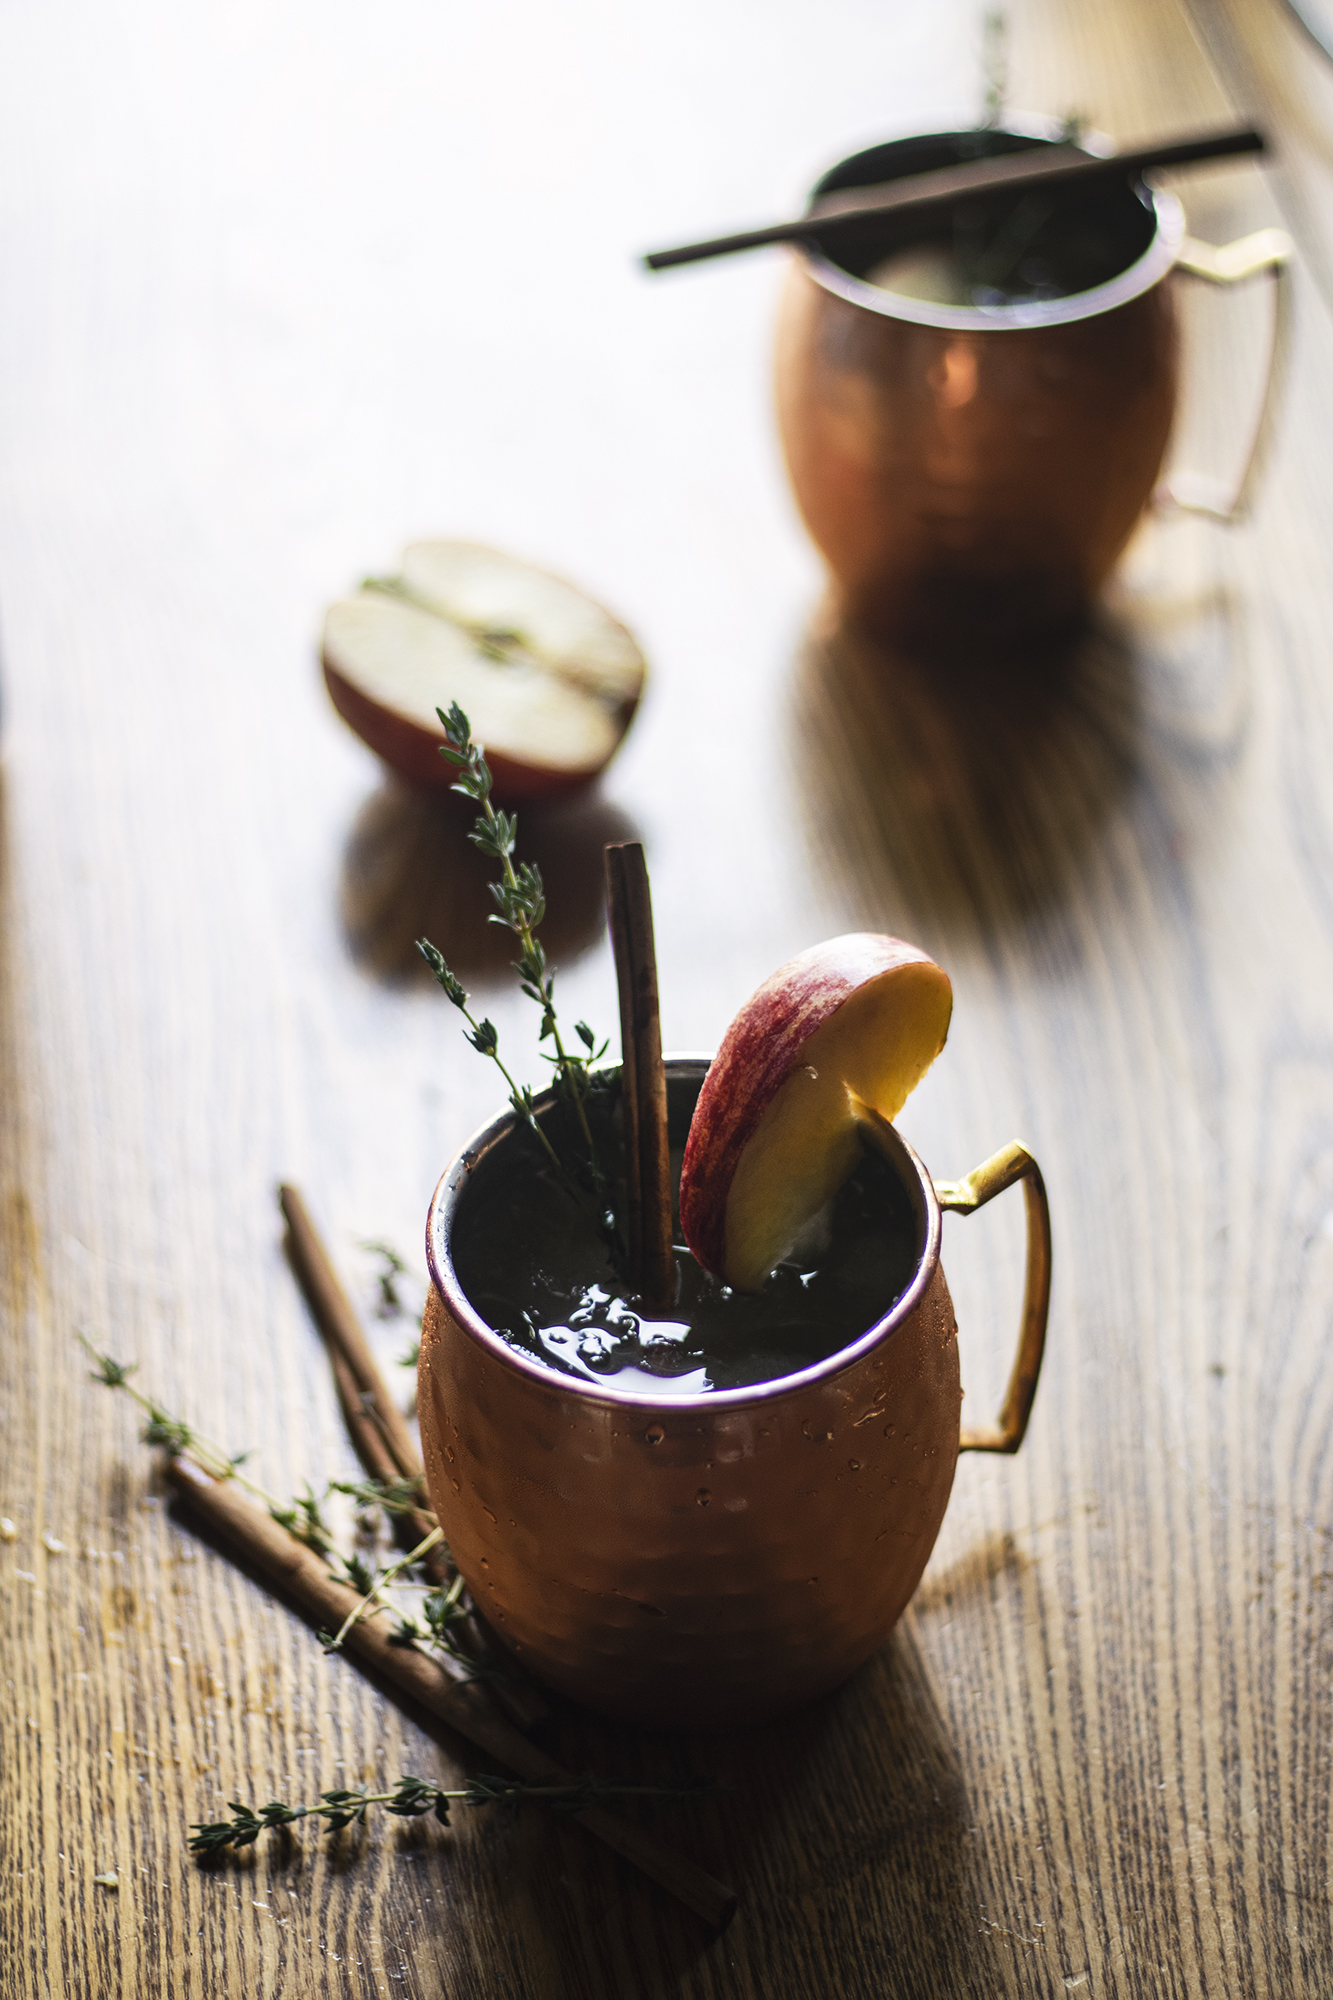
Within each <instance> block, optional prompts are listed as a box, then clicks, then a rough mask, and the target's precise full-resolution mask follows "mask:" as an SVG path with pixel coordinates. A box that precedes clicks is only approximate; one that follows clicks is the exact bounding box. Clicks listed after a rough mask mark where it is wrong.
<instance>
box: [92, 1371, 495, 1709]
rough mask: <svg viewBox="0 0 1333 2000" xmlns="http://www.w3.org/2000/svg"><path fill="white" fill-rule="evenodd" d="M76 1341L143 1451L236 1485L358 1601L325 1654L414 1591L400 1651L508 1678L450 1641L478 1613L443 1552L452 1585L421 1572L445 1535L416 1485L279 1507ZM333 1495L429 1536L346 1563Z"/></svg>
mask: <svg viewBox="0 0 1333 2000" xmlns="http://www.w3.org/2000/svg"><path fill="white" fill-rule="evenodd" d="M78 1339H79V1343H80V1345H81V1346H82V1347H83V1348H84V1350H85V1352H86V1353H87V1354H88V1355H89V1356H90V1357H91V1359H92V1360H93V1361H95V1362H96V1363H97V1366H96V1368H95V1369H92V1370H90V1371H89V1372H90V1374H91V1378H92V1380H93V1381H94V1382H100V1383H101V1384H102V1385H103V1386H104V1387H105V1388H108V1389H120V1390H122V1391H123V1392H124V1393H125V1394H126V1395H127V1396H130V1397H132V1398H133V1400H134V1401H135V1402H136V1403H137V1404H138V1405H139V1407H140V1408H141V1409H142V1410H144V1411H145V1412H146V1413H147V1416H148V1422H147V1423H146V1424H145V1426H144V1429H143V1431H142V1433H141V1435H142V1437H143V1441H144V1443H145V1444H154V1445H160V1446H161V1447H162V1448H163V1449H164V1450H165V1451H167V1452H168V1453H169V1454H170V1455H171V1456H172V1457H175V1458H186V1457H188V1458H190V1459H192V1460H193V1461H194V1463H195V1464H196V1465H197V1466H198V1467H199V1468H200V1470H201V1471H203V1472H206V1473H208V1474H209V1476H210V1477H211V1478H213V1479H235V1480H237V1481H238V1483H239V1484H240V1485H243V1486H244V1487H245V1488H246V1490H247V1491H248V1492H250V1493H252V1494H254V1496H255V1498H256V1499H258V1500H260V1501H262V1502H263V1504H264V1506H265V1507H267V1509H268V1512H269V1514H270V1516H271V1518H272V1519H273V1520H275V1521H276V1522H277V1524H278V1526H279V1527H280V1528H285V1529H286V1530H287V1532H288V1534H289V1535H294V1536H295V1537H296V1539H297V1540H298V1541H300V1542H304V1543H305V1544H306V1546H307V1548H310V1549H313V1550H314V1552H315V1554H316V1555H318V1556H320V1557H322V1558H323V1560H324V1562H325V1563H326V1565H327V1566H328V1568H329V1570H330V1572H331V1573H332V1574H333V1575H334V1576H336V1577H337V1579H338V1581H339V1582H340V1583H345V1584H347V1585H349V1586H350V1588H351V1589H353V1590H354V1591H355V1592H356V1593H357V1596H358V1597H359V1598H360V1600H361V1602H360V1603H359V1604H358V1605H357V1607H356V1610H355V1611H354V1612H353V1613H352V1615H351V1616H350V1617H349V1618H348V1619H347V1620H346V1622H345V1623H344V1625H343V1628H342V1630H341V1631H340V1632H338V1633H321V1634H320V1635H319V1636H320V1639H321V1642H322V1643H323V1645H324V1647H325V1650H326V1651H330V1652H336V1651H338V1650H340V1648H341V1646H342V1642H343V1640H344V1639H345V1638H346V1636H347V1632H348V1630H349V1629H350V1627H351V1626H352V1624H354V1623H355V1622H357V1621H358V1620H359V1619H360V1618H362V1617H365V1616H368V1615H370V1607H371V1606H373V1607H374V1609H375V1610H376V1611H379V1610H383V1609H386V1608H389V1607H386V1606H385V1605H384V1604H383V1603H382V1602H381V1593H382V1592H383V1591H384V1590H386V1589H387V1588H389V1587H390V1586H393V1587H394V1588H395V1589H398V1588H411V1589H417V1590H421V1591H423V1592H425V1593H426V1595H425V1599H424V1603H423V1605H422V1608H421V1616H420V1617H416V1616H415V1615H411V1614H400V1616H399V1622H398V1625H397V1627H396V1629H395V1631H394V1634H393V1637H394V1640H395V1642H396V1643H397V1644H399V1645H405V1646H419V1647H420V1648H421V1650H422V1651H423V1652H427V1653H434V1654H437V1655H440V1656H442V1657H443V1658H445V1659H448V1660H450V1661H452V1662H453V1664H454V1665H455V1666H456V1667H457V1668H458V1669H459V1670H460V1671H461V1672H462V1673H463V1674H464V1675H465V1676H466V1678H467V1679H469V1680H496V1679H500V1680H503V1679H504V1678H505V1673H504V1668H503V1667H497V1666H496V1665H495V1664H494V1663H493V1662H491V1661H489V1660H487V1659H485V1658H484V1657H481V1656H479V1655H478V1654H476V1653H474V1652H472V1651H470V1650H469V1649H468V1648H467V1647H466V1646H464V1645H461V1644H459V1641H458V1638H457V1637H455V1630H454V1628H455V1627H459V1626H462V1625H464V1624H465V1623H466V1621H467V1620H468V1619H470V1618H471V1617H472V1615H473V1612H474V1610H475V1608H476V1607H475V1606H474V1604H473V1602H472V1599H471V1597H470V1596H469V1595H468V1592H467V1589H466V1586H465V1585H464V1582H463V1579H462V1577H461V1576H460V1575H459V1573H458V1571H457V1569H456V1568H455V1567H454V1564H453V1559H452V1557H449V1556H448V1550H447V1548H446V1549H445V1551H444V1552H445V1555H446V1558H448V1565H449V1571H448V1577H449V1580H448V1582H447V1584H446V1585H445V1587H444V1588H443V1589H441V1588H440V1587H439V1586H438V1585H437V1584H436V1582H435V1580H434V1578H433V1577H432V1576H431V1575H430V1573H429V1572H428V1571H427V1570H426V1569H425V1568H424V1567H423V1563H424V1559H425V1557H426V1556H427V1555H429V1554H430V1553H431V1552H432V1551H433V1550H435V1549H439V1548H443V1547H444V1534H443V1530H442V1529H441V1527H440V1525H439V1523H438V1522H437V1521H436V1519H435V1516H434V1514H433V1513H431V1511H430V1509H429V1508H428V1507H426V1506H423V1504H422V1500H421V1493H420V1488H419V1486H418V1485H417V1484H416V1482H415V1481H413V1480H408V1479H400V1480H395V1481H394V1482H393V1484H392V1485H383V1484H381V1483H380V1481H378V1480H374V1479H363V1480H342V1479H331V1480H329V1481H328V1483H327V1484H326V1485H325V1487H324V1490H323V1492H322V1493H319V1494H317V1493H315V1492H314V1491H313V1489H312V1488H311V1487H310V1486H309V1485H307V1487H306V1490H305V1492H304V1493H301V1494H298V1495H296V1496H295V1497H294V1498H293V1500H292V1501H291V1502H290V1504H289V1505H284V1504H283V1503H282V1502H281V1501H279V1500H276V1499H275V1498H274V1497H273V1495H272V1494H271V1493H266V1492H265V1491H264V1489H263V1487H262V1486H256V1485H255V1484H254V1482H253V1481H252V1480H249V1479H244V1478H242V1477H241V1475H240V1473H239V1472H238V1471H237V1469H236V1468H237V1467H238V1466H239V1465H241V1464H242V1463H243V1462H244V1461H245V1460H246V1459H248V1458H249V1457H250V1456H251V1454H250V1453H249V1452H248V1451H247V1452H239V1453H237V1454H236V1455H235V1456H234V1457H231V1456H228V1455H227V1453H225V1452H224V1451H223V1450H222V1449H221V1447H220V1446H218V1445H215V1444H211V1443H210V1442H209V1440H208V1439H207V1438H204V1437H203V1436H201V1435H200V1433H199V1432H198V1431H196V1430H195V1429H194V1428H193V1426H192V1425H190V1424H187V1423H184V1422H183V1421H182V1420H181V1418H179V1417H176V1416H173V1415H172V1414H171V1412H170V1411H169V1410H165V1409H164V1408H163V1407H162V1405H161V1404H160V1403H158V1402H155V1401H154V1400H153V1399H152V1398H151V1397H149V1396H145V1395H143V1394H141V1392H140V1391H139V1390H138V1389H136V1388H135V1387H134V1385H133V1384H132V1383H131V1381H130V1377H131V1376H132V1375H134V1374H135V1373H136V1372H137V1369H138V1363H137V1362H122V1361H115V1360H113V1359H112V1357H111V1356H110V1355H109V1354H101V1353H99V1352H98V1350H97V1349H96V1348H95V1347H94V1346H93V1345H92V1343H91V1342H90V1341H88V1340H86V1339H85V1338H84V1336H83V1335H82V1334H79V1336H78ZM332 1493H337V1494H342V1495H344V1496H346V1497H347V1498H349V1499H351V1500H353V1501H355V1502H357V1503H358V1504H359V1505H360V1506H361V1507H362V1508H368V1509H372V1510H374V1509H377V1510H379V1511H380V1512H381V1513H383V1514H384V1515H385V1517H386V1518H387V1519H388V1521H389V1525H390V1527H392V1525H393V1520H394V1517H395V1516H398V1515H402V1514H416V1515H418V1516H419V1517H420V1518H421V1519H423V1520H424V1521H425V1522H426V1523H427V1524H428V1525H429V1527H430V1533H429V1534H428V1535H427V1536H426V1537H425V1539H424V1540H422V1541H421V1542H419V1543H418V1544H417V1545H416V1547H415V1548H413V1549H411V1550H409V1552H408V1553H407V1554H406V1555H405V1556H402V1557H399V1558H398V1559H397V1560H396V1561H394V1562H391V1563H388V1564H385V1565H382V1566H381V1565H376V1564H373V1563H370V1562H368V1561H367V1560H366V1558H365V1557H364V1556H363V1555H360V1554H358V1552H357V1551H356V1550H355V1549H354V1550H352V1551H351V1552H350V1553H349V1554H346V1555H344V1554H343V1553H342V1552H341V1551H340V1550H339V1548H338V1545H337V1541H336V1539H335V1537H334V1534H333V1530H332V1529H331V1528H330V1526H329V1523H328V1521H327V1520H326V1519H325V1516H324V1506H325V1503H326V1502H327V1500H328V1498H329V1495H330V1494H332ZM461 1636H462V1635H461V1634H460V1635H459V1637H461Z"/></svg>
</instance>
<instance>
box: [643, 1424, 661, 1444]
mask: <svg viewBox="0 0 1333 2000" xmlns="http://www.w3.org/2000/svg"><path fill="white" fill-rule="evenodd" d="M643 1435H644V1438H645V1440H646V1441H647V1443H649V1444H661V1442H662V1439H663V1438H664V1437H665V1436H666V1432H665V1430H664V1429H663V1428H662V1426H661V1424H649V1426H648V1428H647V1430H646V1431H645V1432H644V1434H643Z"/></svg>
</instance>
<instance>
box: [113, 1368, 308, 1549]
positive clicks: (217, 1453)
mask: <svg viewBox="0 0 1333 2000" xmlns="http://www.w3.org/2000/svg"><path fill="white" fill-rule="evenodd" d="M75 1339H76V1340H77V1341H78V1343H79V1346H80V1347H81V1348H82V1349H83V1351H84V1353H85V1354H86V1355H87V1356H88V1358H89V1360H91V1361H95V1362H96V1363H97V1366H96V1367H95V1368H91V1369H89V1371H88V1373H89V1378H90V1380H92V1381H94V1382H100V1383H101V1384H102V1385H103V1387H104V1388H107V1389H121V1390H123V1391H124V1393H125V1394H126V1395H127V1396H128V1397H129V1398H130V1399H131V1401H132V1402H135V1403H137V1404H138V1406H139V1408H140V1409H141V1410H142V1411H143V1412H144V1414H145V1416H146V1417H147V1419H148V1421H147V1423H146V1424H145V1425H144V1428H143V1431H142V1433H141V1436H142V1438H143V1442H144V1443H145V1444H155V1445H160V1446H161V1447H162V1449H163V1450H164V1451H166V1452H168V1453H169V1454H170V1455H171V1456H172V1457H173V1458H180V1457H183V1456H185V1455H186V1454H187V1453H188V1455H189V1456H190V1457H191V1458H192V1459H193V1460H194V1462H195V1464H196V1465H197V1466H198V1467H199V1468H200V1470H201V1471H202V1472H206V1473H208V1475H209V1477H210V1478H212V1479H234V1480H235V1481H236V1483H237V1485H238V1486H243V1487H244V1488H245V1490H246V1492H247V1493H253V1494H254V1496H255V1498H256V1499H257V1500H262V1501H263V1502H264V1504H265V1506H266V1507H268V1509H269V1510H270V1512H271V1511H272V1510H273V1508H275V1507H276V1506H277V1505H278V1502H277V1501H276V1500H275V1499H274V1498H273V1496H272V1494H271V1493H266V1492H265V1491H264V1489H263V1487H262V1486H256V1485H255V1483H254V1481H253V1480H252V1479H247V1478H246V1477H245V1476H244V1474H243V1473H242V1472H241V1467H242V1466H243V1465H244V1464H245V1462H246V1460H247V1459H249V1458H252V1457H253V1456H254V1453H253V1452H249V1451H238V1452H235V1453H231V1454H229V1453H227V1452H225V1451H224V1450H223V1449H222V1447H221V1445H217V1444H213V1443H212V1442H211V1440H210V1439H208V1438H206V1437H205V1436H204V1435H203V1433H202V1432H201V1431H197V1430H195V1429H194V1427H193V1425H191V1424H186V1423H182V1421H181V1419H180V1418H179V1417H173V1416H172V1414H171V1412H170V1411H169V1410H164V1409H163V1407H162V1405H161V1404H160V1403H158V1402H155V1401H154V1399H153V1398H152V1397H151V1396H145V1395H144V1394H143V1393H142V1392H141V1391H140V1390H139V1389H137V1388H136V1387H135V1385H134V1384H133V1382H131V1380H130V1377H131V1375H137V1373H138V1372H139V1364H138V1362H137V1361H113V1360H112V1358H111V1356H110V1355H109V1354H101V1353H99V1352H98V1350H97V1349H96V1348H95V1347H94V1346H93V1344H92V1342H91V1341H90V1340H88V1339H87V1338H86V1337H85V1336H84V1335H83V1334H82V1333H76V1335H75ZM298 1505H304V1503H298ZM285 1525H286V1523H284V1526H285ZM302 1539H304V1537H302Z"/></svg>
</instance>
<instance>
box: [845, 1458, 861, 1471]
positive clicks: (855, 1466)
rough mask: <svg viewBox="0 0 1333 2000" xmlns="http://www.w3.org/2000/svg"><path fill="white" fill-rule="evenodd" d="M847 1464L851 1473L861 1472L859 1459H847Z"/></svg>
mask: <svg viewBox="0 0 1333 2000" xmlns="http://www.w3.org/2000/svg"><path fill="white" fill-rule="evenodd" d="M847 1463H848V1465H849V1466H850V1467H851V1470H852V1471H853V1472H859V1471H860V1470H861V1461H860V1459H859V1458H849V1459H848V1461H847Z"/></svg>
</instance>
